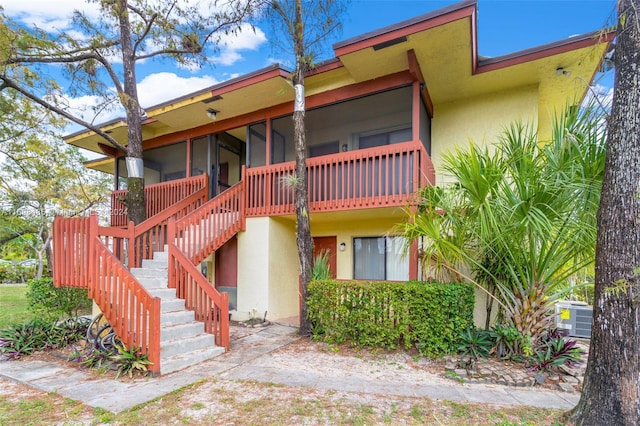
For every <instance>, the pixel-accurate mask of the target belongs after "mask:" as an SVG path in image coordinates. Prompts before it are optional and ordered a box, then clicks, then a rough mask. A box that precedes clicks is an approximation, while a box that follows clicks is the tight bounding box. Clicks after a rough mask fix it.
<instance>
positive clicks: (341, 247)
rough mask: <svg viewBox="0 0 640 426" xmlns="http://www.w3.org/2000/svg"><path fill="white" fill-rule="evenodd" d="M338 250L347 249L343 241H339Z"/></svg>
mask: <svg viewBox="0 0 640 426" xmlns="http://www.w3.org/2000/svg"><path fill="white" fill-rule="evenodd" d="M339 248H340V251H345V250H346V249H347V245H346V244H345V243H340V246H339Z"/></svg>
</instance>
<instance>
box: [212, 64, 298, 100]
mask: <svg viewBox="0 0 640 426" xmlns="http://www.w3.org/2000/svg"><path fill="white" fill-rule="evenodd" d="M289 75H290V73H289V72H287V71H285V70H283V69H282V68H279V67H278V66H277V65H274V67H273V68H271V69H266V70H261V72H259V73H256V74H249V75H248V76H242V77H239V78H237V79H232V80H229V81H227V82H225V83H222V84H219V85H218V86H216V87H214V88H212V89H211V96H221V95H224V94H225V93H229V92H233V91H234V90H238V89H242V88H244V87H247V86H252V85H254V84H257V83H260V82H263V81H266V80H269V79H271V78H276V77H282V78H289Z"/></svg>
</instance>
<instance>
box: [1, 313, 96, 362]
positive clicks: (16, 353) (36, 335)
mask: <svg viewBox="0 0 640 426" xmlns="http://www.w3.org/2000/svg"><path fill="white" fill-rule="evenodd" d="M83 327H84V328H86V322H83V321H82V320H80V319H68V320H65V321H60V322H58V321H51V320H41V319H35V320H32V321H29V322H27V323H23V324H13V325H10V326H9V327H7V328H5V329H3V330H0V354H2V355H4V356H5V357H6V358H8V359H18V358H20V357H21V356H24V355H31V354H32V353H33V352H36V351H41V350H47V349H57V348H62V347H64V346H67V345H68V344H70V343H74V342H76V341H78V340H80V339H82V338H83V337H84V328H83Z"/></svg>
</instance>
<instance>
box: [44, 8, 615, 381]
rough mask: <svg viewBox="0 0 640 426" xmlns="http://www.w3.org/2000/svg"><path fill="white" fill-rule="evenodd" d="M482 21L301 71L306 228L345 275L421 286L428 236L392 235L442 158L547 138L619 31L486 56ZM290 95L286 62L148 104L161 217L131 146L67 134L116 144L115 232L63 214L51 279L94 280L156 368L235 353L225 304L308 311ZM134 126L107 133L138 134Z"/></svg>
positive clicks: (147, 139)
mask: <svg viewBox="0 0 640 426" xmlns="http://www.w3.org/2000/svg"><path fill="white" fill-rule="evenodd" d="M476 15H477V5H476V1H475V0H469V1H463V2H460V3H457V4H454V5H451V6H448V7H445V8H443V9H440V10H437V11H434V12H431V13H428V14H425V15H422V16H418V17H416V18H413V19H410V20H407V21H404V22H400V23H398V24H395V25H392V26H389V27H385V28H382V29H379V30H377V31H373V32H370V33H366V34H363V35H361V36H359V37H355V38H352V39H348V40H345V41H342V42H340V43H337V44H335V45H334V52H335V58H333V59H330V60H328V61H325V62H322V63H320V64H318V65H317V67H316V68H315V69H314V70H313V71H311V72H310V73H309V74H308V75H307V76H306V78H305V80H306V95H307V97H306V106H307V114H306V118H307V127H306V131H307V144H308V152H307V154H308V157H309V159H308V162H307V163H308V172H309V202H310V207H311V230H312V233H313V236H314V240H315V247H316V251H320V250H328V251H329V252H330V261H331V262H330V263H331V271H332V273H333V274H334V276H335V277H336V278H338V279H363V280H397V281H408V280H412V279H418V278H419V277H420V272H419V271H420V267H419V264H418V256H417V244H414V248H413V249H412V250H411V253H410V254H409V256H403V255H402V252H401V250H400V248H401V245H402V241H400V240H399V237H394V236H393V234H392V233H390V232H391V231H392V229H393V227H394V225H395V224H397V223H398V222H400V221H402V220H403V218H404V214H403V207H405V206H407V205H408V204H409V203H410V202H411V199H412V196H413V194H414V193H415V191H416V190H417V189H419V188H420V187H422V186H425V185H436V184H438V183H439V182H441V181H442V180H443V179H444V177H443V176H442V175H440V174H439V172H438V170H439V165H440V162H441V157H442V154H443V153H444V152H446V151H448V150H450V149H451V148H452V147H454V146H455V145H456V144H464V143H467V141H468V140H469V138H471V139H473V140H476V141H482V140H485V141H491V140H494V139H495V137H496V136H497V135H498V134H499V133H500V132H501V131H502V129H503V128H504V127H505V126H507V125H508V124H509V123H511V122H513V121H514V120H524V121H528V122H533V123H534V125H535V126H537V129H538V133H539V135H540V136H541V137H542V138H544V137H545V135H549V134H550V131H551V119H552V116H553V114H554V113H556V112H558V111H562V110H564V109H565V108H566V107H567V106H571V105H575V104H579V103H580V101H581V100H582V99H583V97H584V95H585V93H586V92H587V89H588V84H589V83H590V82H591V81H592V79H593V77H594V74H595V73H596V72H597V71H598V69H599V67H600V66H601V62H602V59H603V57H604V54H605V52H606V50H607V49H608V46H609V42H610V41H611V35H610V34H607V33H591V34H585V35H581V36H574V37H571V38H568V39H565V40H560V41H558V42H555V43H551V44H547V45H544V46H539V47H535V48H531V49H527V50H524V51H520V52H515V53H512V54H509V55H505V56H500V57H493V58H487V57H482V56H481V55H480V53H479V52H478V49H477V46H478V43H477V22H476ZM293 99H294V90H293V87H292V86H291V83H290V72H289V71H287V70H286V69H284V68H282V67H280V66H278V65H273V66H270V67H267V68H264V69H260V70H257V71H255V72H253V73H251V74H248V75H244V76H241V77H238V78H235V79H232V80H229V81H225V82H223V83H220V84H217V85H215V86H213V87H209V88H207V89H204V90H200V91H197V92H194V93H189V94H186V95H184V96H183V97H180V98H178V99H173V100H171V101H169V102H166V103H163V104H161V105H156V106H154V107H151V108H148V109H147V110H146V113H147V117H148V118H146V120H145V121H144V123H143V136H144V177H145V183H146V203H147V212H148V217H149V219H148V220H147V222H145V223H143V224H140V225H137V226H135V227H134V226H132V225H131V224H128V223H127V218H126V209H124V206H123V205H122V203H121V202H120V201H119V197H121V196H122V191H124V190H126V178H127V176H126V167H125V166H124V158H123V157H122V155H121V154H120V153H118V152H116V151H115V150H114V149H111V148H109V147H107V146H105V145H104V142H103V140H102V139H101V138H100V137H99V136H97V135H96V134H94V133H93V132H90V131H81V132H78V133H75V134H72V135H69V136H68V137H66V141H67V142H68V143H69V144H72V145H76V146H79V147H82V148H86V149H89V150H92V151H95V152H98V153H103V154H104V155H105V157H104V158H101V159H99V160H95V161H91V162H90V163H88V167H91V168H94V169H97V170H101V171H104V172H106V173H110V174H113V176H114V194H113V196H112V211H111V225H112V226H111V227H101V226H99V225H98V222H97V220H95V217H92V218H82V219H62V218H59V219H57V220H56V224H55V227H54V237H53V238H54V257H55V259H54V280H55V282H56V285H62V286H82V287H87V286H88V287H89V291H90V296H91V297H93V298H94V300H95V301H96V304H97V305H98V307H99V308H100V309H101V310H102V311H103V312H105V316H106V317H107V319H108V320H109V322H110V323H112V325H113V326H114V328H116V330H119V332H118V333H119V334H120V335H121V338H122V339H123V340H124V341H125V342H127V343H128V344H135V345H137V346H141V347H142V348H143V350H147V351H148V352H149V353H150V357H151V358H152V360H153V361H154V362H156V364H155V366H154V369H155V371H156V372H162V373H167V372H170V371H173V370H176V369H179V368H182V367H183V366H185V365H187V364H188V363H192V362H197V361H198V360H200V359H204V358H207V357H210V356H213V355H215V354H216V353H218V352H219V349H218V347H221V346H222V347H228V345H229V340H228V312H229V311H228V309H230V312H231V314H232V316H233V318H234V319H239V320H243V319H247V318H249V317H250V316H252V315H257V316H260V317H262V316H263V315H265V313H266V316H267V318H268V319H271V320H278V319H283V318H290V317H296V316H297V315H298V312H299V298H298V285H299V274H298V260H297V251H296V241H295V226H296V223H295V214H294V206H293V192H292V190H291V188H290V187H289V186H288V185H287V184H286V177H287V176H289V175H291V174H292V173H293V172H294V147H293V126H292V120H291V115H292V112H293ZM126 126H127V123H126V122H125V121H124V120H114V121H111V122H108V123H104V124H103V125H102V128H103V129H104V130H106V131H108V132H110V134H111V135H112V136H113V137H115V138H116V139H117V140H119V141H121V142H122V143H123V144H126ZM60 253H64V255H60ZM227 299H228V300H227ZM194 312H195V314H194ZM194 315H195V320H196V321H195V322H196V323H197V327H200V328H199V329H198V328H197V327H196V326H195V325H193V324H192V323H193V322H194ZM184 318H186V319H184ZM198 321H203V322H204V324H205V325H204V330H205V331H206V332H207V333H212V334H213V335H214V336H215V341H216V345H214V343H213V339H214V337H212V336H211V335H210V334H206V333H205V334H204V336H205V337H202V336H203V333H202V327H203V326H202V323H201V322H198ZM185 324H188V326H187V325H185ZM188 327H192V328H193V330H195V331H193V336H192V335H191V334H190V333H191V331H189V332H187V331H186V330H187V328H188ZM190 330H191V328H190ZM188 339H192V340H191V341H189V340H188ZM178 341H180V342H179V343H175V342H178ZM196 341H197V342H198V343H196ZM191 342H193V343H191ZM186 352H190V353H191V354H192V355H187V354H186ZM176 360H181V361H180V362H178V361H176ZM181 362H184V363H186V364H184V363H181Z"/></svg>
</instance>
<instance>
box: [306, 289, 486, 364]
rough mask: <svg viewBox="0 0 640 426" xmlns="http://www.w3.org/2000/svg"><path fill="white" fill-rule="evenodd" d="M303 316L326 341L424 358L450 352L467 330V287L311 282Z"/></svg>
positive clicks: (469, 315)
mask: <svg viewBox="0 0 640 426" xmlns="http://www.w3.org/2000/svg"><path fill="white" fill-rule="evenodd" d="M308 295H309V297H308V317H309V320H310V323H311V327H312V332H313V335H314V338H316V339H318V340H323V341H325V342H328V343H336V344H340V343H351V344H353V345H356V346H371V347H386V348H395V347H397V346H404V347H405V348H407V349H408V348H410V347H411V346H414V345H415V346H416V347H417V348H418V349H419V350H420V353H421V354H423V355H426V356H440V355H444V354H447V353H452V352H455V351H456V349H457V346H458V343H459V336H460V334H461V333H462V331H463V330H465V329H466V328H467V327H473V306H474V302H475V299H474V294H473V286H472V285H471V284H465V283H451V284H440V283H425V282H415V281H412V282H408V283H407V282H362V281H334V280H326V281H312V282H311V283H310V284H309V292H308Z"/></svg>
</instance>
